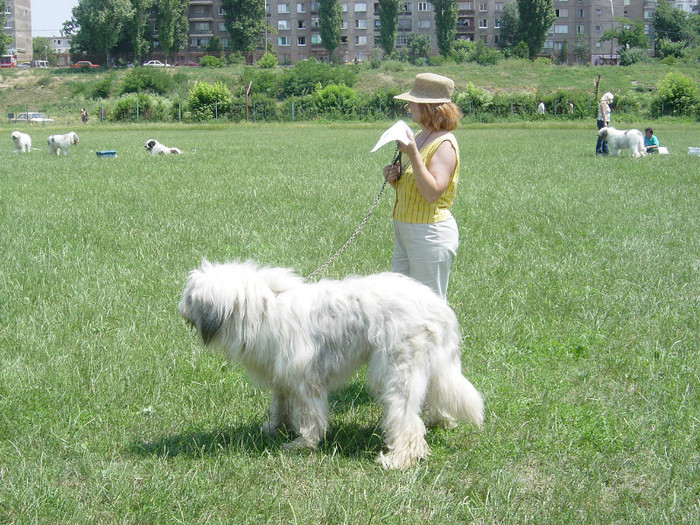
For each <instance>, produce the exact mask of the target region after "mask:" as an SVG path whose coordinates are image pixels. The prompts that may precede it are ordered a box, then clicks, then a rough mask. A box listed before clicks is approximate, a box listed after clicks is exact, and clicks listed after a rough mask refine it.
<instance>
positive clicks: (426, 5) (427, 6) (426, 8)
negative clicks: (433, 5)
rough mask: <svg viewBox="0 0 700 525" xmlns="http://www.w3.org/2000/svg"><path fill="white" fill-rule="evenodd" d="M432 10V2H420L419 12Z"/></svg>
mask: <svg viewBox="0 0 700 525" xmlns="http://www.w3.org/2000/svg"><path fill="white" fill-rule="evenodd" d="M428 11H430V2H418V12H419V13H427V12H428Z"/></svg>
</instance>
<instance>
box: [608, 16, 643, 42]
mask: <svg viewBox="0 0 700 525" xmlns="http://www.w3.org/2000/svg"><path fill="white" fill-rule="evenodd" d="M618 22H619V23H620V25H619V26H618V27H617V28H615V29H610V30H608V31H605V32H604V33H603V36H601V37H600V41H601V42H606V41H609V40H617V44H618V46H619V47H621V48H630V47H641V48H642V49H646V48H647V47H649V39H648V38H647V36H646V35H645V34H644V20H634V21H633V20H630V19H629V18H619V19H618Z"/></svg>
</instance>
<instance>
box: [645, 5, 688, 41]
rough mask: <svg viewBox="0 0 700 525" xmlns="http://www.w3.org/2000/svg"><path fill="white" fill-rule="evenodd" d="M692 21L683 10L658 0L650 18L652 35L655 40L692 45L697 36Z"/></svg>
mask: <svg viewBox="0 0 700 525" xmlns="http://www.w3.org/2000/svg"><path fill="white" fill-rule="evenodd" d="M692 16H693V17H697V15H692ZM694 22H695V20H694V19H693V18H691V17H690V16H688V14H687V13H685V12H684V11H681V10H680V9H676V8H675V7H671V5H670V4H669V3H668V2H659V3H658V5H657V6H656V9H654V17H653V18H652V23H653V25H654V37H655V39H656V41H657V42H659V41H661V40H669V41H671V42H685V43H686V45H693V44H694V42H695V40H696V38H697V36H698V34H697V31H696V30H695V27H694V26H695V23H694Z"/></svg>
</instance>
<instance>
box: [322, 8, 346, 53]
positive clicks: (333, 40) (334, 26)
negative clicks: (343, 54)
mask: <svg viewBox="0 0 700 525" xmlns="http://www.w3.org/2000/svg"><path fill="white" fill-rule="evenodd" d="M318 23H319V25H320V28H319V29H320V31H319V32H320V33H321V43H322V44H323V47H325V48H326V51H328V55H329V57H330V58H331V60H333V53H334V52H335V50H336V49H337V48H338V46H339V45H340V29H341V28H342V27H343V8H342V6H341V5H340V2H339V1H338V0H320V2H319V4H318Z"/></svg>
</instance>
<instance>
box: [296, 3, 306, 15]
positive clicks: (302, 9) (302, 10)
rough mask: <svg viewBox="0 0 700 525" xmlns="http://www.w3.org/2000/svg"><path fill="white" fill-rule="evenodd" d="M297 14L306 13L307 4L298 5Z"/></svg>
mask: <svg viewBox="0 0 700 525" xmlns="http://www.w3.org/2000/svg"><path fill="white" fill-rule="evenodd" d="M297 13H306V4H297Z"/></svg>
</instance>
